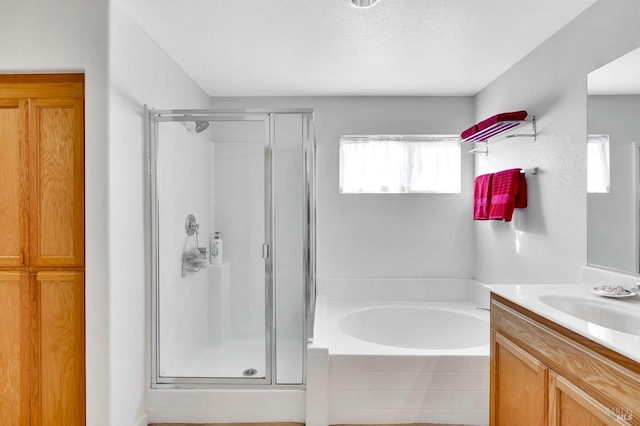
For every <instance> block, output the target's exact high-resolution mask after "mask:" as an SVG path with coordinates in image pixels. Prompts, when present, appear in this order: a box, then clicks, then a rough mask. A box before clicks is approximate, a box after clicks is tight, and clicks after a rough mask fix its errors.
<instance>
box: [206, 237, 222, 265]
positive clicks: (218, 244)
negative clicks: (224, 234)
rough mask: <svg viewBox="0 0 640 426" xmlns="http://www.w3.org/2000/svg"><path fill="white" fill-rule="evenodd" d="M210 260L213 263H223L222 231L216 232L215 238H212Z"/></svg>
mask: <svg viewBox="0 0 640 426" xmlns="http://www.w3.org/2000/svg"><path fill="white" fill-rule="evenodd" d="M209 248H210V250H209V262H211V264H213V265H219V264H221V263H222V239H220V232H215V233H214V235H213V238H211V247H209Z"/></svg>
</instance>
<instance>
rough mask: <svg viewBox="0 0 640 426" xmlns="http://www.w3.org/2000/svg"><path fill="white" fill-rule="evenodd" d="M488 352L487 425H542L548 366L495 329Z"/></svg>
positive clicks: (545, 413)
mask: <svg viewBox="0 0 640 426" xmlns="http://www.w3.org/2000/svg"><path fill="white" fill-rule="evenodd" d="M491 352H492V353H491V389H490V399H491V401H490V404H491V416H490V417H491V418H490V420H491V425H505V426H517V425H523V426H533V425H545V424H546V423H547V395H548V393H547V389H548V388H547V386H548V368H547V367H546V366H545V365H544V364H542V363H541V362H540V361H538V360H537V359H536V358H534V357H533V356H532V355H530V354H528V353H527V352H525V351H524V350H523V349H521V348H520V347H519V346H517V345H516V344H515V343H513V342H511V341H510V340H508V339H507V338H506V337H504V336H502V335H500V334H499V333H497V332H495V331H492V332H491Z"/></svg>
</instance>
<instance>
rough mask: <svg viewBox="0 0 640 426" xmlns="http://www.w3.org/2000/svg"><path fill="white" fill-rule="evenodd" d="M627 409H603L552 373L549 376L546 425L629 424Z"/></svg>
mask: <svg viewBox="0 0 640 426" xmlns="http://www.w3.org/2000/svg"><path fill="white" fill-rule="evenodd" d="M632 418H633V408H631V407H605V406H604V405H603V404H601V403H600V402H598V401H597V400H595V399H594V398H593V397H591V396H589V395H588V394H587V393H585V392H584V391H582V390H580V389H579V388H578V387H577V386H576V385H574V384H573V383H571V382H569V381H568V380H567V379H565V378H564V377H561V376H558V375H557V374H556V373H554V372H553V371H552V372H551V373H550V375H549V425H550V426H605V425H629V424H630V423H628V422H627V420H629V421H631V420H632Z"/></svg>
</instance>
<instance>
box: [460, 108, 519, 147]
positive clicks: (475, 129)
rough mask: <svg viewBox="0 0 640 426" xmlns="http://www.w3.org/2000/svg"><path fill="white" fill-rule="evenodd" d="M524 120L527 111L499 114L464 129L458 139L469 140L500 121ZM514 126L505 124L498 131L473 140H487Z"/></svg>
mask: <svg viewBox="0 0 640 426" xmlns="http://www.w3.org/2000/svg"><path fill="white" fill-rule="evenodd" d="M525 118H527V111H524V110H522V111H513V112H503V113H501V114H496V115H494V116H491V117H489V118H487V119H485V120H482V121H481V122H479V123H478V124H474V125H473V126H471V127H469V128H468V129H466V130H465V131H463V132H462V133H461V134H460V138H461V139H462V140H463V141H464V140H465V139H467V138H470V137H471V136H473V135H475V134H476V133H480V132H482V131H483V130H485V129H488V128H489V127H491V126H493V125H494V124H497V123H500V122H502V121H522V120H524V119H525ZM515 125H516V124H512V125H508V124H506V125H505V126H500V127H499V128H498V129H496V130H495V131H488V130H487V132H485V133H482V134H481V135H478V137H476V138H473V139H476V140H478V141H479V140H487V138H490V137H491V136H494V135H495V134H496V133H497V132H500V131H504V130H507V129H509V128H511V127H514V126H515Z"/></svg>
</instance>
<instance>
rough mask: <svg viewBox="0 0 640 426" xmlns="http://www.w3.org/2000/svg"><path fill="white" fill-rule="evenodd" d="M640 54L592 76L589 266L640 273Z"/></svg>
mask: <svg viewBox="0 0 640 426" xmlns="http://www.w3.org/2000/svg"><path fill="white" fill-rule="evenodd" d="M639 70H640V49H636V50H634V51H632V52H630V53H628V54H626V55H624V56H622V57H620V58H618V59H616V60H614V61H612V62H610V63H608V64H607V65H605V66H603V67H601V68H598V69H597V70H595V71H593V72H591V73H590V74H589V75H588V77H587V82H588V85H587V86H588V91H587V134H588V141H587V150H588V153H587V157H588V167H587V174H588V179H587V180H588V189H587V263H588V264H589V265H593V266H600V267H606V268H610V269H615V270H619V271H622V272H627V273H634V274H637V273H639V272H640V269H639V264H640V237H639V235H638V232H639V231H638V230H639V222H640V213H639V208H638V206H639V202H640V201H639V200H640V197H639V194H638V191H640V185H639V176H640V175H639V172H638V171H639V170H640V155H639V153H640V72H639Z"/></svg>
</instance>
